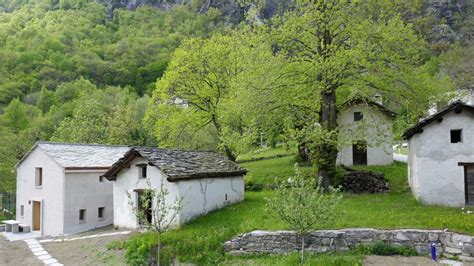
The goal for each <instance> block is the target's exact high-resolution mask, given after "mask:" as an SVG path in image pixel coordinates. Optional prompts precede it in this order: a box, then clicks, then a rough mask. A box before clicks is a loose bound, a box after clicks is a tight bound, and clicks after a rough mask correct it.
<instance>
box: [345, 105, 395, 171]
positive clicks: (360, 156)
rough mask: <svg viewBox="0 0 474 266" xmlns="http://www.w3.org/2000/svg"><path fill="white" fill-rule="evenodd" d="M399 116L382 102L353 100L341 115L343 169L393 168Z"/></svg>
mask: <svg viewBox="0 0 474 266" xmlns="http://www.w3.org/2000/svg"><path fill="white" fill-rule="evenodd" d="M394 117H395V113H393V112H392V111H390V110H389V109H387V108H386V107H385V106H383V105H382V104H381V103H379V102H375V101H371V100H365V99H358V98H357V99H353V100H350V101H348V102H346V103H345V104H344V105H343V107H342V108H341V111H340V113H339V115H338V121H337V122H338V125H339V128H340V132H339V143H340V147H339V153H338V158H337V162H338V164H340V165H345V166H353V165H389V164H392V163H393V134H392V127H393V119H394Z"/></svg>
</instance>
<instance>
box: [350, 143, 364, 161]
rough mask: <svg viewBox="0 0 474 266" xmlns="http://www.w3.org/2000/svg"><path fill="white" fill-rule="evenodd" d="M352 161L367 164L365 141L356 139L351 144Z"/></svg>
mask: <svg viewBox="0 0 474 266" xmlns="http://www.w3.org/2000/svg"><path fill="white" fill-rule="evenodd" d="M352 163H353V164H354V165H367V142H365V141H358V142H357V143H354V145H352Z"/></svg>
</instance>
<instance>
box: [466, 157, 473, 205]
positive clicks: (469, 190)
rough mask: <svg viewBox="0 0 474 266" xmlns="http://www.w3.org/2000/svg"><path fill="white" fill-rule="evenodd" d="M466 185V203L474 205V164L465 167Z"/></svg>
mask: <svg viewBox="0 0 474 266" xmlns="http://www.w3.org/2000/svg"><path fill="white" fill-rule="evenodd" d="M464 171H465V177H464V187H465V190H466V205H474V165H468V166H465V168H464Z"/></svg>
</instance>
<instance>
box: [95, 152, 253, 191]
mask: <svg viewBox="0 0 474 266" xmlns="http://www.w3.org/2000/svg"><path fill="white" fill-rule="evenodd" d="M136 157H142V158H145V159H146V160H147V161H148V163H149V164H150V165H152V166H155V167H157V168H158V169H160V170H161V171H162V172H163V173H164V174H165V175H166V176H167V179H168V181H170V182H176V181H180V180H189V179H199V178H210V177H233V176H242V175H244V174H245V173H246V172H247V171H246V170H245V169H243V168H241V167H240V166H239V165H238V164H237V163H235V162H232V161H230V160H229V159H227V158H226V157H225V156H223V155H221V154H218V153H215V152H200V151H182V150H169V149H160V148H156V147H133V148H131V149H130V150H129V151H128V152H127V153H126V154H125V155H124V157H122V158H121V159H120V160H118V161H117V162H116V163H115V164H114V165H113V166H112V167H111V168H110V169H109V171H107V172H106V173H105V174H104V176H105V177H106V178H107V179H109V180H115V176H116V175H117V173H119V172H120V170H121V169H122V168H123V167H125V166H127V164H128V163H130V162H131V161H132V160H133V159H134V158H136Z"/></svg>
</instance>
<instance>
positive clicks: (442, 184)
mask: <svg viewBox="0 0 474 266" xmlns="http://www.w3.org/2000/svg"><path fill="white" fill-rule="evenodd" d="M452 129H462V130H463V136H462V137H463V141H462V143H451V138H450V134H451V130H452ZM409 154H410V155H413V156H414V157H413V158H411V160H410V172H409V174H410V176H409V180H411V181H410V182H411V186H412V191H413V194H414V195H415V196H416V197H417V198H418V199H419V200H420V201H421V202H422V203H425V204H434V205H447V206H464V205H465V193H464V168H463V166H458V163H459V162H474V114H473V113H471V112H467V111H463V112H462V113H461V114H456V113H454V112H451V113H449V114H448V115H446V116H444V118H443V121H442V122H441V123H439V122H433V123H431V124H429V125H428V126H426V127H425V128H424V131H423V133H421V134H415V135H414V136H413V137H412V138H411V139H410V142H409Z"/></svg>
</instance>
